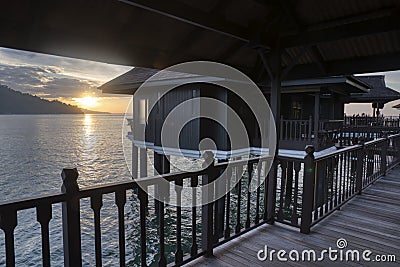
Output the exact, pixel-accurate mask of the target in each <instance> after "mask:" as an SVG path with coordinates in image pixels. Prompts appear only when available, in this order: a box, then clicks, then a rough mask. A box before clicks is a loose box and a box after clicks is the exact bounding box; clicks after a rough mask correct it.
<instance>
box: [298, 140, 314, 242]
mask: <svg viewBox="0 0 400 267" xmlns="http://www.w3.org/2000/svg"><path fill="white" fill-rule="evenodd" d="M305 151H306V153H307V155H306V157H305V158H304V182H303V200H302V212H301V225H300V232H301V233H303V234H308V233H310V228H311V222H312V210H313V197H314V186H315V182H314V181H315V161H314V152H315V148H314V146H312V145H308V146H306V149H305Z"/></svg>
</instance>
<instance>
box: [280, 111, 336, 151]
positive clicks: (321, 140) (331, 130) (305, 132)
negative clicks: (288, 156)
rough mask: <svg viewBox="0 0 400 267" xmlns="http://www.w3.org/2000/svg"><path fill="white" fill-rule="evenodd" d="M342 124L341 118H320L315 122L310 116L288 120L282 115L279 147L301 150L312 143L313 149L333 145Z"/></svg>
mask: <svg viewBox="0 0 400 267" xmlns="http://www.w3.org/2000/svg"><path fill="white" fill-rule="evenodd" d="M342 126H343V120H321V121H319V122H318V123H317V124H315V122H314V121H313V118H312V117H311V116H310V118H309V119H308V120H288V119H283V117H282V118H281V122H280V138H279V140H280V147H281V148H286V149H294V150H300V149H301V150H302V149H304V147H305V146H306V145H310V144H312V145H313V146H314V147H315V149H317V150H321V149H324V148H327V147H330V146H333V145H334V144H335V142H336V139H337V134H338V133H339V132H340V130H341V129H342ZM315 128H317V129H315Z"/></svg>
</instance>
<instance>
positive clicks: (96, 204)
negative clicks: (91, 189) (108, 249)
mask: <svg viewBox="0 0 400 267" xmlns="http://www.w3.org/2000/svg"><path fill="white" fill-rule="evenodd" d="M90 206H91V208H92V210H93V213H94V242H95V255H96V267H101V266H102V265H103V263H102V256H101V227H100V210H101V207H102V206H103V198H102V195H101V194H98V195H95V196H92V197H91V198H90Z"/></svg>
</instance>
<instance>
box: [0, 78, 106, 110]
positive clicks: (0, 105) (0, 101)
mask: <svg viewBox="0 0 400 267" xmlns="http://www.w3.org/2000/svg"><path fill="white" fill-rule="evenodd" d="M84 113H106V112H97V111H91V110H86V109H81V108H79V107H77V106H73V105H69V104H65V103H62V102H60V101H57V100H52V101H49V100H46V99H42V98H40V97H37V96H33V95H30V94H27V93H21V92H18V91H15V90H13V89H11V88H9V87H8V86H6V85H0V114H84Z"/></svg>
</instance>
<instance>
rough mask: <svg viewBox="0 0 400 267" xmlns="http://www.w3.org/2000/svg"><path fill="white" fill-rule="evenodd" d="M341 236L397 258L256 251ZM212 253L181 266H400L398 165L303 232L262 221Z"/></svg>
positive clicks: (325, 243) (316, 244)
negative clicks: (288, 256) (267, 257)
mask: <svg viewBox="0 0 400 267" xmlns="http://www.w3.org/2000/svg"><path fill="white" fill-rule="evenodd" d="M338 238H345V239H346V240H347V242H348V248H349V249H358V250H360V251H363V250H365V249H369V250H371V251H372V252H373V253H374V254H373V255H376V254H394V255H396V259H397V263H389V262H386V263H376V262H332V261H329V260H325V261H323V262H292V261H289V262H286V263H284V262H279V261H277V259H276V257H275V261H273V262H269V261H264V262H262V261H259V260H258V259H257V252H258V251H259V250H260V249H263V247H264V246H265V245H267V246H268V249H274V250H276V251H277V250H280V249H284V250H285V251H290V250H291V249H296V250H298V251H302V250H305V249H314V250H315V251H316V252H321V251H322V250H323V249H328V248H329V247H332V248H336V241H337V239H338ZM214 255H215V256H214V257H212V258H204V257H201V258H199V259H197V260H195V261H193V262H191V263H189V264H187V265H186V266H211V267H214V266H215V267H226V266H255V267H260V266H293V267H301V266H323V267H326V266H385V267H386V266H399V261H400V167H396V168H394V169H392V170H390V171H389V172H388V174H387V175H386V176H385V177H382V178H380V179H378V180H377V181H376V182H374V183H373V184H371V185H370V186H369V187H368V188H367V189H366V190H364V191H363V193H362V194H361V195H357V196H356V197H354V198H353V199H352V200H350V201H349V202H348V203H346V204H345V205H343V207H341V209H340V211H336V212H333V213H332V214H331V215H329V216H328V217H327V218H325V219H324V220H322V221H321V222H320V223H318V224H317V225H316V226H314V227H313V228H312V229H311V233H310V234H308V235H305V234H301V233H300V232H299V229H298V228H294V227H291V226H287V225H283V224H279V223H276V224H275V225H262V226H260V227H258V228H256V229H254V230H252V231H250V232H248V233H246V234H244V235H243V236H240V237H238V238H236V239H234V240H231V241H229V242H227V243H225V244H223V245H221V246H219V247H217V248H216V249H215V250H214Z"/></svg>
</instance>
